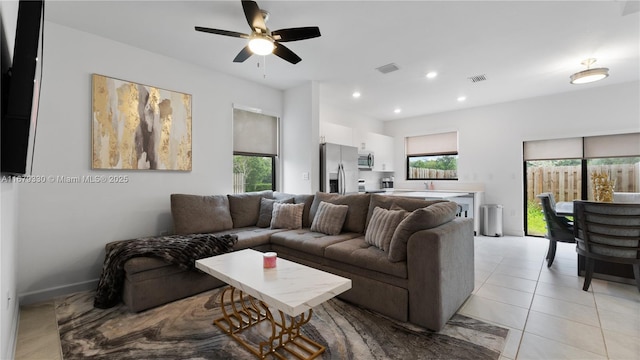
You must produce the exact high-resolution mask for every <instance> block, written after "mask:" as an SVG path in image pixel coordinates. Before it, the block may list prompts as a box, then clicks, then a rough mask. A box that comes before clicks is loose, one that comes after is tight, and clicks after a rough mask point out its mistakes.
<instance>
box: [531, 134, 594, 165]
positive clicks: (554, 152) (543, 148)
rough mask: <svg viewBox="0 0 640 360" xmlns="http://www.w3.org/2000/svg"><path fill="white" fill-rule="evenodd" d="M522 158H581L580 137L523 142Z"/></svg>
mask: <svg viewBox="0 0 640 360" xmlns="http://www.w3.org/2000/svg"><path fill="white" fill-rule="evenodd" d="M523 155H524V160H525V161H530V160H554V159H581V158H582V138H581V137H580V138H568V139H553V140H537V141H525V142H524V154H523Z"/></svg>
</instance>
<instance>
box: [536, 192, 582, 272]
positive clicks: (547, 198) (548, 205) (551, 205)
mask: <svg viewBox="0 0 640 360" xmlns="http://www.w3.org/2000/svg"><path fill="white" fill-rule="evenodd" d="M538 198H539V199H540V202H541V204H542V212H543V213H544V220H545V222H546V224H547V234H546V235H545V237H546V238H547V239H549V250H547V267H551V265H552V264H553V259H555V257H556V248H557V244H558V241H559V242H565V243H575V242H576V241H575V239H574V236H573V224H572V223H571V222H570V221H569V220H568V219H567V218H566V217H564V216H558V215H557V214H556V209H555V204H556V202H555V200H554V198H553V194H551V193H542V194H540V195H538Z"/></svg>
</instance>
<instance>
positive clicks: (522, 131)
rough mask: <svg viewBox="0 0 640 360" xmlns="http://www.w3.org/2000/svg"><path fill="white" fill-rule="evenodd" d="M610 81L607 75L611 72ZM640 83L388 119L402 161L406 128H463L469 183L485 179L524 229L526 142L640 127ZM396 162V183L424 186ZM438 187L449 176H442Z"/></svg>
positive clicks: (463, 174) (462, 167)
mask: <svg viewBox="0 0 640 360" xmlns="http://www.w3.org/2000/svg"><path fill="white" fill-rule="evenodd" d="M605 81H606V80H605ZM639 89H640V83H639V82H630V83H624V84H620V85H611V86H604V87H598V88H592V89H590V88H589V87H588V85H585V88H584V90H580V91H574V92H568V93H563V94H557V95H552V96H544V97H537V98H531V99H526V100H520V101H513V102H509V103H503V104H497V105H492V106H483V107H477V108H471V109H467V110H460V111H451V112H446V113H441V114H435V115H429V116H420V117H415V118H410V119H404V120H398V121H392V122H387V123H386V124H385V132H386V133H387V134H388V135H392V136H394V137H395V138H396V139H395V157H396V164H404V163H405V159H404V138H405V137H406V136H413V135H422V134H430V133H439V132H445V131H451V130H458V134H459V160H458V176H459V179H460V182H461V183H469V184H474V185H473V186H474V187H475V184H476V183H484V187H485V203H487V204H502V205H503V206H504V210H503V211H504V214H503V216H504V219H503V226H504V229H503V230H504V232H505V233H506V234H511V235H523V234H524V225H523V224H524V221H523V216H524V215H523V211H524V210H523V209H524V205H523V202H524V201H523V169H522V142H523V141H526V140H537V139H551V138H564V137H573V136H589V135H599V134H615V133H625V132H638V131H640V102H639V99H640V91H639ZM404 179H406V170H405V169H404V168H403V167H398V168H397V169H396V188H401V187H408V188H411V187H413V188H416V187H418V188H423V186H424V185H423V182H422V181H410V182H408V181H402V180H404ZM434 183H435V186H436V189H437V188H438V187H441V188H442V187H445V186H450V183H449V182H445V181H442V182H434Z"/></svg>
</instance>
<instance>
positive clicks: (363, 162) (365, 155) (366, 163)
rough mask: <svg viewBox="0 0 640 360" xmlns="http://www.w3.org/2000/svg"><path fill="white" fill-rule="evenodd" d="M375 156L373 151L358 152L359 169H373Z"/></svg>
mask: <svg viewBox="0 0 640 360" xmlns="http://www.w3.org/2000/svg"><path fill="white" fill-rule="evenodd" d="M373 163H374V156H373V153H372V152H361V153H359V154H358V169H363V170H371V169H373Z"/></svg>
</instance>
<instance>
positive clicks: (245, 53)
mask: <svg viewBox="0 0 640 360" xmlns="http://www.w3.org/2000/svg"><path fill="white" fill-rule="evenodd" d="M251 55H253V53H252V52H251V50H250V49H249V45H247V46H245V47H244V48H243V49H242V50H240V52H239V53H238V55H236V57H235V59H233V62H237V63H241V62H244V61H245V60H247V59H248V58H249V57H250V56H251Z"/></svg>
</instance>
